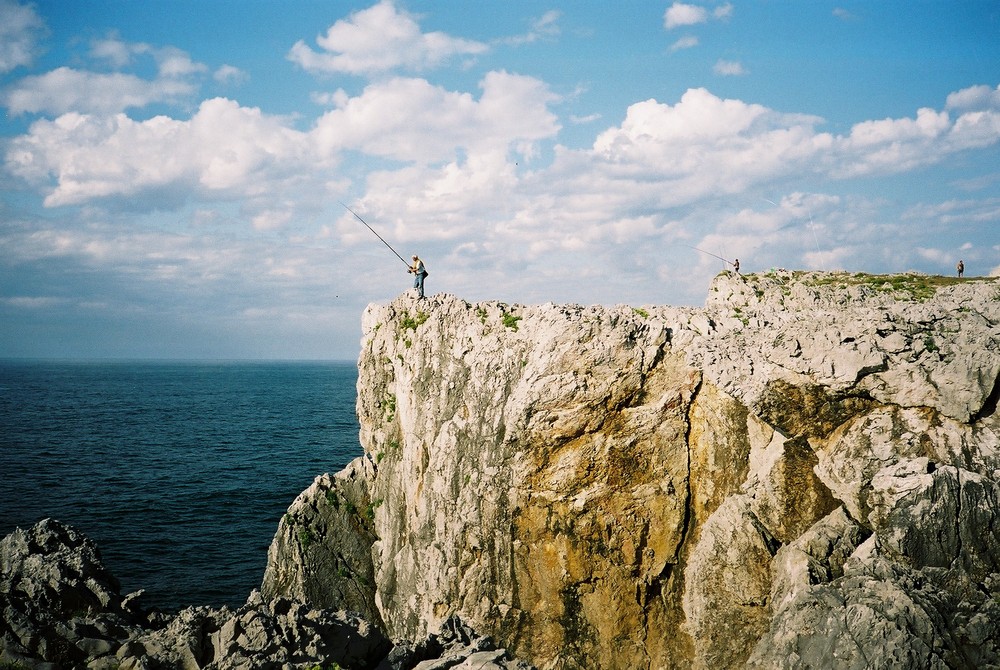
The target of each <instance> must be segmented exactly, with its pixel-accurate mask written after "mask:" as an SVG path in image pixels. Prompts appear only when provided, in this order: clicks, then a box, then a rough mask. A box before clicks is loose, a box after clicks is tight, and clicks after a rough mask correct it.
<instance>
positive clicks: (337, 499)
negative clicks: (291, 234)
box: [262, 271, 1000, 669]
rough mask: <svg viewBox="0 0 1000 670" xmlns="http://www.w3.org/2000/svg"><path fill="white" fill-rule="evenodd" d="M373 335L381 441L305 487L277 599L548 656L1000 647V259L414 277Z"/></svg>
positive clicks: (627, 664) (366, 393) (983, 658)
mask: <svg viewBox="0 0 1000 670" xmlns="http://www.w3.org/2000/svg"><path fill="white" fill-rule="evenodd" d="M363 331H364V337H363V349H362V353H361V357H360V360H359V380H358V405H357V406H358V416H359V419H360V423H361V442H362V446H363V447H364V450H365V456H364V457H363V458H361V459H358V460H357V461H356V462H355V463H352V464H351V466H349V468H348V469H347V470H345V471H344V472H343V473H338V474H337V475H335V476H333V477H329V476H325V477H322V478H318V479H317V481H316V483H314V485H313V486H312V487H311V488H310V489H309V490H307V491H306V492H304V493H303V494H302V495H301V496H300V497H299V499H298V500H297V501H296V502H295V503H294V504H293V505H292V507H291V508H289V513H288V515H286V517H285V519H283V521H282V523H281V525H280V526H279V529H278V533H277V535H276V537H275V542H274V544H273V545H272V547H271V553H270V559H269V566H268V571H267V574H266V575H265V580H264V584H263V587H262V591H263V592H264V594H265V596H269V597H276V596H279V595H281V596H287V597H292V598H305V599H308V600H310V601H311V602H313V603H314V604H316V605H318V606H324V607H344V606H350V608H352V609H355V610H357V611H360V612H362V613H363V614H365V615H367V616H368V617H369V618H371V619H372V620H374V621H377V622H379V624H380V625H381V626H384V628H385V630H386V632H387V633H388V634H389V635H390V636H391V637H394V638H408V639H416V638H419V637H421V636H423V635H425V634H427V633H428V631H433V630H434V629H436V628H437V627H439V626H440V625H441V624H442V623H444V622H445V621H447V620H448V619H449V618H450V617H452V616H453V615H458V616H460V617H461V618H462V619H463V620H464V621H467V622H469V623H470V624H471V625H472V626H473V627H474V628H476V629H477V630H479V631H482V632H484V633H488V634H490V635H491V636H493V637H494V638H495V639H497V640H498V641H499V643H501V644H503V645H504V646H506V647H508V648H510V649H512V650H513V651H514V652H516V653H517V655H518V656H520V657H522V658H525V659H528V660H530V661H531V662H532V663H534V664H535V665H537V666H538V667H540V668H595V667H599V668H622V669H624V668H689V667H696V668H738V667H753V668H774V667H789V668H793V667H801V668H805V667H821V666H828V665H829V664H830V663H831V662H833V661H832V660H831V659H835V664H836V665H837V667H858V668H861V667H864V668H897V667H921V668H960V667H995V666H998V665H1000V581H998V579H997V577H998V573H1000V541H998V537H997V535H996V528H998V527H1000V487H998V483H1000V437H998V436H1000V419H998V418H997V416H996V405H997V399H998V395H1000V383H998V378H1000V283H998V282H995V281H992V280H962V281H958V280H950V279H945V278H940V277H937V278H935V277H927V276H923V275H899V276H872V275H857V274H853V275H852V274H842V273H838V274H824V273H792V272H784V271H781V272H772V273H770V274H767V275H751V276H746V277H742V276H738V275H733V274H728V273H727V274H723V275H720V276H719V277H717V278H716V280H715V281H714V283H713V285H712V287H711V290H710V295H709V298H708V300H707V301H706V305H705V307H704V308H672V307H652V306H643V307H631V306H618V307H584V306H578V305H552V304H548V305H534V306H523V305H508V304H504V303H499V302H488V303H480V304H470V303H468V302H465V301H463V300H461V299H458V298H455V297H452V296H448V295H439V296H434V297H432V298H430V299H429V300H425V301H416V300H413V299H411V298H409V297H400V298H398V299H396V300H395V301H393V302H392V303H390V304H386V305H371V306H369V308H368V309H367V310H366V312H365V314H364V318H363ZM345 603H347V604H346V605H345Z"/></svg>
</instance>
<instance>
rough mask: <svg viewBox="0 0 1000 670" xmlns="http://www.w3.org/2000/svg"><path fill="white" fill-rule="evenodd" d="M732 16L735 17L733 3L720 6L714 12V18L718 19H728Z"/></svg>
mask: <svg viewBox="0 0 1000 670" xmlns="http://www.w3.org/2000/svg"><path fill="white" fill-rule="evenodd" d="M732 15H733V4H732V3H731V2H727V3H726V4H724V5H719V6H718V7H716V8H715V9H713V10H712V16H714V17H715V18H717V19H728V18H729V17H730V16H732Z"/></svg>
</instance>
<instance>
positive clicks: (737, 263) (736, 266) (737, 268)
mask: <svg viewBox="0 0 1000 670" xmlns="http://www.w3.org/2000/svg"><path fill="white" fill-rule="evenodd" d="M733 271H734V272H735V273H736V274H739V273H740V259H739V258H737V259H735V260H734V261H733Z"/></svg>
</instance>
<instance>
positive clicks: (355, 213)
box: [340, 203, 410, 267]
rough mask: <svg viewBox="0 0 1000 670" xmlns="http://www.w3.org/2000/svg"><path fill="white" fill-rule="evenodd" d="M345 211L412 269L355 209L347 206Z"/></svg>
mask: <svg viewBox="0 0 1000 670" xmlns="http://www.w3.org/2000/svg"><path fill="white" fill-rule="evenodd" d="M340 204H341V205H344V203H340ZM344 209H346V210H347V211H348V212H350V213H351V214H353V215H354V216H355V217H356V218H357V220H358V221H360V222H361V223H363V224H365V228H367V229H368V230H370V231H372V234H373V235H374V236H375V237H377V238H379V239H380V240H382V244H384V245H385V246H387V247H389V251H391V252H392V253H394V254H396V258H398V259H399V260H401V261H403V265H405V266H406V267H410V264H409V263H407V262H406V259H405V258H403V257H402V256H400V255H399V252H397V251H396V250H395V249H393V248H392V245H390V244H389V243H388V242H386V241H385V240H384V239H382V236H381V235H379V234H378V233H376V232H375V229H374V228H372V227H371V226H369V225H368V222H367V221H365V220H364V219H362V218H361V217H360V216H358V213H357V212H355V211H354V210H353V209H351V208H350V207H348V206H347V205H344Z"/></svg>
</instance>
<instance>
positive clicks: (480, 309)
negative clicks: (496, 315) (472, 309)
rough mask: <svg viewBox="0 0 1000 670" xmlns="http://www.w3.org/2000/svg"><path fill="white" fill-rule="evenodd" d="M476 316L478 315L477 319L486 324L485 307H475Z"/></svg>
mask: <svg viewBox="0 0 1000 670" xmlns="http://www.w3.org/2000/svg"><path fill="white" fill-rule="evenodd" d="M476 316H478V317H479V321H480V322H481V323H482V324H483V325H484V326H485V325H486V317H487V312H486V308H485V307H477V308H476Z"/></svg>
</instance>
